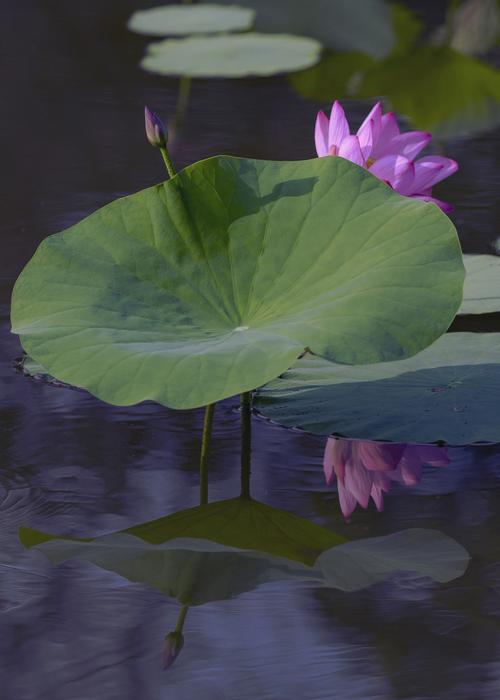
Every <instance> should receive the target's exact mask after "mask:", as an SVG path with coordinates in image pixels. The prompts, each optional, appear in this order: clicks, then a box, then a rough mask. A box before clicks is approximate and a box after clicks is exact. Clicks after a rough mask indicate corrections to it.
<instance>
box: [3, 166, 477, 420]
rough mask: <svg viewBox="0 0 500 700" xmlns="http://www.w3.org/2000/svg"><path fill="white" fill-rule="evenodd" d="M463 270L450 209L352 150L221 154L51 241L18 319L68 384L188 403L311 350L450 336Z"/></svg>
mask: <svg viewBox="0 0 500 700" xmlns="http://www.w3.org/2000/svg"><path fill="white" fill-rule="evenodd" d="M463 276H464V272H463V264H462V258H461V253H460V247H459V244H458V239H457V236H456V232H455V229H454V227H453V225H452V224H451V222H450V220H449V219H448V217H446V216H445V215H444V214H442V213H441V212H440V211H439V209H438V208H437V207H435V206H434V205H433V204H425V203H423V202H419V201H417V200H411V199H409V198H405V197H401V196H400V195H398V194H396V193H395V192H394V191H393V190H391V189H390V188H389V187H387V186H386V185H385V184H383V183H382V182H380V181H379V180H377V178H375V177H373V176H372V175H370V173H368V172H367V171H365V170H363V169H361V168H359V167H358V166H356V165H354V164H352V163H350V162H348V161H346V160H344V159H342V158H317V159H314V160H310V161H298V162H273V161H257V160H246V159H239V158H232V157H226V156H220V157H216V158H210V159H208V160H205V161H201V162H199V163H196V164H195V165H193V166H190V167H188V168H186V169H185V170H184V171H182V172H181V173H179V174H178V175H177V176H176V177H175V178H173V179H172V180H170V181H168V182H165V183H163V184H161V185H157V186H156V187H152V188H149V189H147V190H144V191H142V192H139V193H137V194H135V195H132V196H130V197H125V198H123V199H119V200H117V201H115V202H113V203H111V204H109V205H108V206H106V207H104V208H103V209H100V210H98V211H97V212H95V213H94V214H92V215H91V216H89V217H88V218H87V219H84V220H83V221H82V222H80V223H79V224H77V225H76V226H73V227H72V228H70V229H68V230H67V231H64V232H63V233H60V234H57V235H54V236H50V237H49V238H47V239H46V240H45V241H44V242H43V243H42V244H41V245H40V247H39V248H38V251H37V252H36V253H35V256H34V257H33V259H32V260H31V262H29V263H28V265H27V266H26V268H25V270H24V271H23V272H22V273H21V276H20V278H19V279H18V281H17V283H16V285H15V288H14V293H13V302H12V323H13V330H14V332H16V333H18V334H19V335H20V336H21V342H22V344H23V347H24V349H25V350H26V352H27V353H29V355H30V356H31V357H32V358H33V360H34V361H35V362H38V363H40V364H41V365H42V367H45V369H46V371H47V373H49V374H51V375H52V376H54V377H56V378H57V379H58V380H60V381H64V382H67V383H69V384H72V385H74V386H78V387H82V388H86V389H87V390H88V391H90V392H91V393H93V394H94V395H95V396H97V397H98V398H101V399H103V400H104V401H107V402H109V403H112V404H117V405H130V404H134V403H138V402H140V401H144V400H147V399H151V400H155V401H158V402H159V403H162V404H164V405H166V406H171V407H173V408H193V407H197V406H203V405H206V404H209V403H212V402H214V401H218V400H220V399H222V398H225V397H228V396H232V395H234V394H237V393H240V392H243V391H248V390H251V389H254V388H255V387H258V386H260V385H262V384H265V383H266V382H268V381H270V380H271V379H272V378H274V377H276V376H278V375H279V374H281V373H282V372H284V371H285V370H286V369H287V368H288V367H290V366H291V365H292V364H293V362H294V361H295V360H296V358H297V357H298V356H299V355H300V354H301V353H302V352H303V351H304V349H305V348H306V347H309V348H310V349H311V350H312V351H313V352H315V353H317V354H318V355H322V356H324V357H326V358H328V359H330V360H336V361H338V362H345V363H368V362H378V361H387V360H392V359H395V358H400V357H404V356H408V355H411V354H414V353H416V352H418V351H419V350H421V349H422V348H423V347H425V346H427V345H429V344H430V343H431V342H433V341H434V340H435V339H436V338H437V337H439V336H440V335H441V334H442V333H443V332H444V331H445V330H446V329H447V328H448V326H449V324H450V323H451V321H452V320H453V318H454V316H455V312H456V310H457V309H458V306H459V304H460V300H461V292H462V283H463Z"/></svg>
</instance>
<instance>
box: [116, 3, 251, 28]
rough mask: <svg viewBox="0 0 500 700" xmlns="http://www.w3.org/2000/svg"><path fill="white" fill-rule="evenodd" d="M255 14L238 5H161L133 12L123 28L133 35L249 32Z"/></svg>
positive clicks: (249, 9)
mask: <svg viewBox="0 0 500 700" xmlns="http://www.w3.org/2000/svg"><path fill="white" fill-rule="evenodd" d="M254 18H255V11H254V10H252V9H251V8H248V7H241V6H239V5H215V4H212V3H208V4H206V5H165V6H162V7H152V8H150V9H148V10H138V11H137V12H134V14H133V15H132V16H131V18H130V19H129V21H128V24H127V27H128V28H129V29H130V31H132V32H136V33H137V34H147V35H152V36H173V35H183V34H210V33H211V32H231V31H233V32H234V31H242V30H245V29H250V27H251V26H252V24H253V21H254Z"/></svg>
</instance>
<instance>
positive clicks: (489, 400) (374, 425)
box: [255, 333, 500, 445]
mask: <svg viewBox="0 0 500 700" xmlns="http://www.w3.org/2000/svg"><path fill="white" fill-rule="evenodd" d="M499 397H500V333H484V334H477V333H448V334H446V335H445V336H443V337H442V338H440V339H439V340H437V341H436V342H435V343H434V344H433V345H432V346H431V347H429V348H427V349H426V350H424V351H423V352H421V353H419V354H418V355H415V357H412V358H409V359H406V360H401V361H398V362H387V363H381V364H376V365H365V366H358V367H348V366H346V365H338V364H334V363H329V362H326V361H325V360H322V359H321V358H318V357H311V356H307V357H305V358H303V359H301V360H299V361H298V362H297V363H296V365H295V366H294V367H293V368H292V369H291V370H290V371H289V372H286V373H285V374H284V375H283V376H282V377H281V378H279V379H276V380H275V381H273V382H271V383H270V384H269V385H268V386H267V387H264V388H263V389H261V390H260V391H259V393H258V396H257V397H256V404H255V405H256V407H257V409H258V410H259V411H260V412H261V413H263V414H264V415H265V416H266V417H268V418H270V419H271V420H273V421H276V422H277V423H280V424H282V425H284V426H288V427H299V428H302V429H304V430H306V431H308V432H311V433H316V434H319V435H330V434H338V435H342V436H345V437H351V438H360V439H366V440H391V441H394V442H418V443H431V442H436V441H438V440H442V441H444V442H447V443H449V444H452V445H467V444H472V443H478V442H500V419H499V413H498V408H499Z"/></svg>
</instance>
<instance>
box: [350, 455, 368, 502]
mask: <svg viewBox="0 0 500 700" xmlns="http://www.w3.org/2000/svg"><path fill="white" fill-rule="evenodd" d="M344 486H345V489H346V491H349V492H350V493H352V495H353V496H354V498H355V499H356V500H357V502H358V503H359V504H360V505H361V506H363V508H367V507H368V501H369V500H370V492H371V490H372V478H371V476H370V472H368V470H367V469H365V468H364V466H363V464H362V463H361V461H359V460H358V459H356V457H354V458H353V459H352V460H351V461H350V462H348V464H347V465H346V470H345V478H344Z"/></svg>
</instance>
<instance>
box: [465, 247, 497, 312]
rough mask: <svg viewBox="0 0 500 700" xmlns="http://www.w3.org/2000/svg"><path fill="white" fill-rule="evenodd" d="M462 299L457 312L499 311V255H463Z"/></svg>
mask: <svg viewBox="0 0 500 700" xmlns="http://www.w3.org/2000/svg"><path fill="white" fill-rule="evenodd" d="M464 264H465V284H464V299H463V302H462V306H461V307H460V311H459V313H461V314H486V313H494V312H497V311H500V257H498V256H496V255H464Z"/></svg>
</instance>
